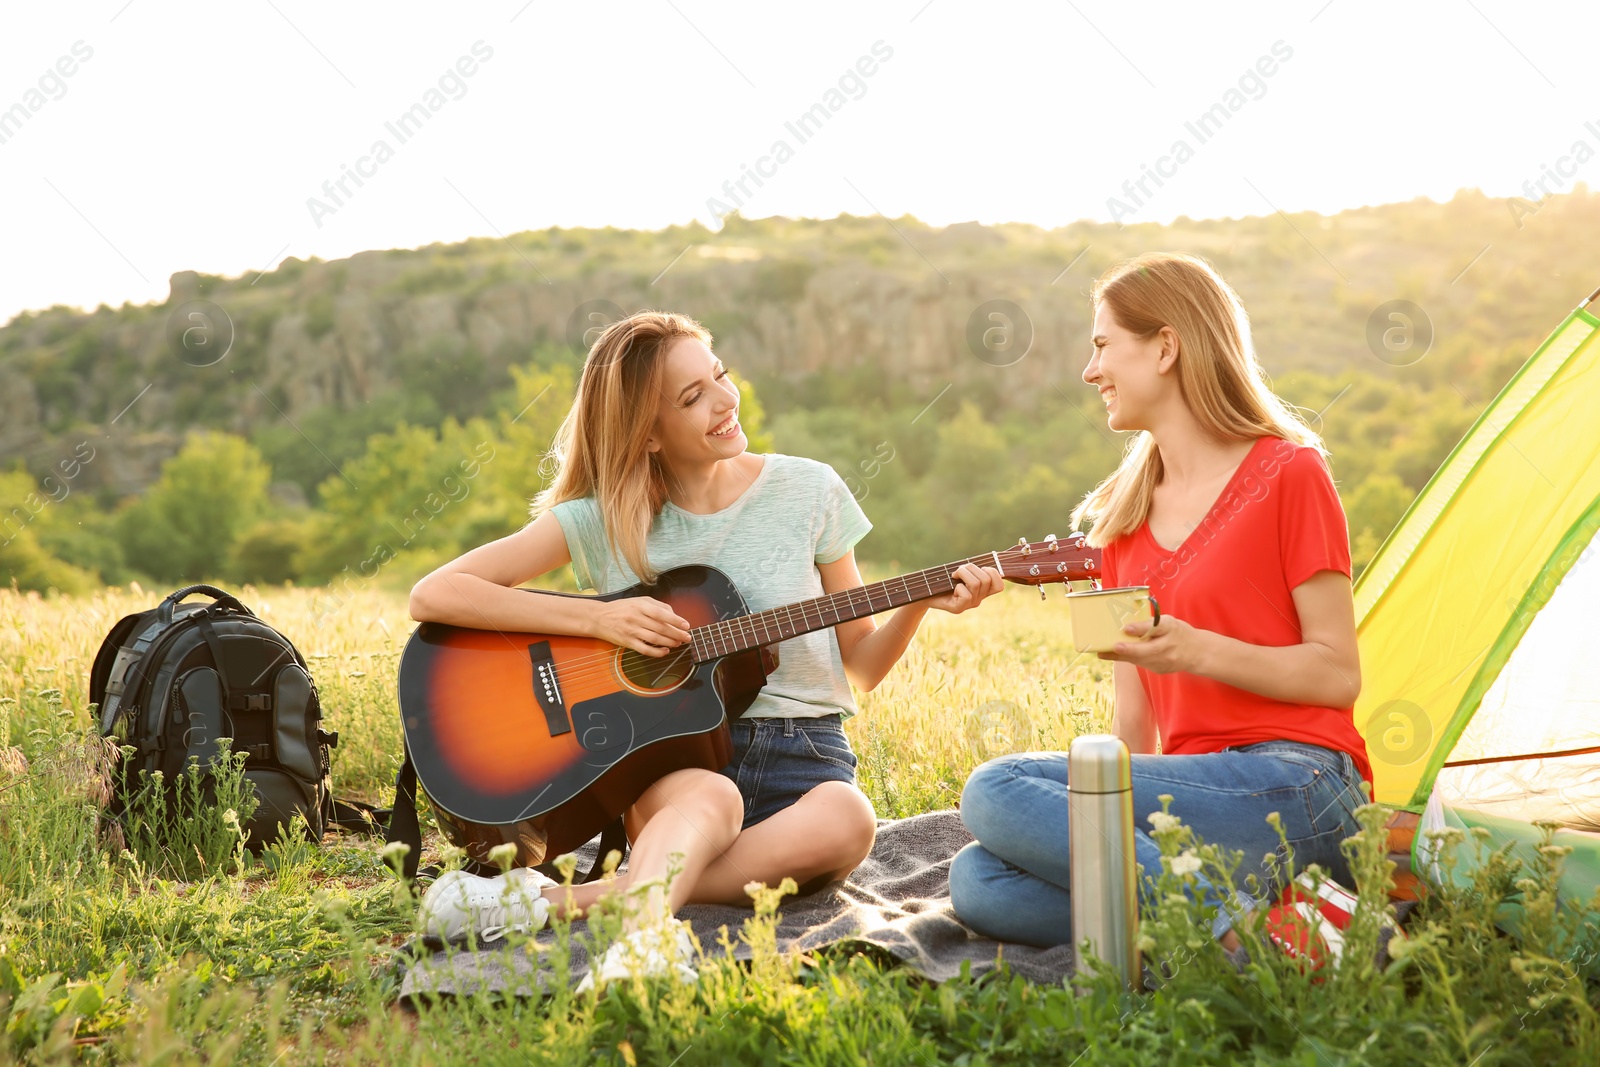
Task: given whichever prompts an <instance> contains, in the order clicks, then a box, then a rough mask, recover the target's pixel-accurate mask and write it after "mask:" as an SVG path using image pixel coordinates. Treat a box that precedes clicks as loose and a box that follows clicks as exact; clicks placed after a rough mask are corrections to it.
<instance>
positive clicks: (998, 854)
mask: <svg viewBox="0 0 1600 1067" xmlns="http://www.w3.org/2000/svg"><path fill="white" fill-rule="evenodd" d="M1132 763H1133V765H1132V770H1133V822H1134V830H1133V836H1134V857H1135V860H1136V861H1137V863H1138V868H1139V871H1138V878H1139V881H1140V883H1141V884H1140V895H1141V899H1142V900H1145V901H1148V896H1147V893H1148V891H1149V889H1150V886H1149V884H1148V883H1147V882H1146V879H1147V878H1148V879H1154V878H1156V877H1159V875H1160V874H1161V848H1160V846H1159V845H1157V844H1156V841H1155V838H1153V837H1151V836H1150V833H1149V826H1150V824H1149V821H1148V816H1149V815H1150V813H1151V812H1154V811H1160V810H1161V801H1159V800H1157V799H1156V798H1157V797H1158V796H1160V795H1161V794H1162V793H1170V794H1172V804H1171V806H1170V807H1169V808H1168V809H1167V810H1168V811H1169V812H1170V813H1171V814H1173V815H1176V816H1178V817H1179V818H1180V819H1182V820H1183V822H1184V824H1185V825H1187V826H1191V827H1193V828H1194V830H1195V833H1196V834H1197V835H1198V836H1199V838H1200V840H1201V841H1203V842H1205V843H1207V844H1215V845H1220V846H1223V847H1224V848H1226V849H1238V850H1242V851H1243V852H1244V859H1243V861H1242V862H1241V863H1240V865H1239V868H1238V870H1237V871H1236V872H1235V881H1236V883H1237V884H1235V885H1233V886H1227V887H1223V888H1222V890H1220V891H1219V888H1218V887H1217V886H1215V885H1213V884H1212V883H1211V882H1210V881H1209V880H1208V879H1207V878H1206V877H1205V876H1204V875H1197V876H1196V880H1195V889H1196V890H1197V891H1198V893H1199V894H1200V897H1201V900H1202V902H1203V903H1205V904H1207V905H1216V906H1217V911H1216V918H1215V919H1214V921H1213V923H1212V933H1213V935H1214V936H1216V937H1221V936H1222V935H1223V934H1224V933H1225V932H1226V931H1227V930H1228V929H1229V928H1230V927H1231V926H1232V925H1233V922H1234V919H1235V917H1236V915H1237V914H1238V913H1240V912H1242V911H1244V910H1248V909H1250V908H1253V907H1255V906H1256V905H1257V904H1259V903H1260V901H1258V900H1257V899H1256V898H1255V897H1253V896H1251V895H1250V894H1249V893H1247V892H1245V891H1244V890H1243V889H1242V888H1240V884H1242V883H1243V880H1244V878H1245V877H1246V876H1247V875H1248V874H1250V873H1251V872H1254V873H1255V874H1256V875H1257V876H1258V877H1259V878H1260V879H1261V882H1262V885H1263V886H1265V887H1267V889H1266V890H1265V891H1266V892H1268V893H1271V894H1272V896H1273V897H1275V896H1276V894H1277V891H1278V890H1279V889H1281V888H1282V886H1281V885H1279V884H1276V883H1275V882H1274V881H1273V878H1272V874H1271V871H1270V869H1269V865H1268V864H1267V862H1266V859H1265V857H1266V855H1267V854H1268V853H1272V854H1273V855H1275V856H1276V857H1277V858H1278V861H1279V863H1280V864H1282V863H1283V862H1284V861H1286V860H1287V858H1288V857H1286V856H1285V855H1284V854H1283V848H1282V845H1281V844H1280V843H1279V841H1278V832H1277V831H1276V830H1274V829H1273V828H1272V826H1271V825H1270V824H1269V823H1268V822H1267V821H1266V817H1267V814H1268V813H1269V812H1274V811H1275V812H1277V813H1278V815H1279V817H1280V818H1281V819H1282V820H1283V830H1284V836H1285V837H1286V838H1287V841H1288V844H1289V847H1290V848H1292V849H1293V850H1294V866H1295V870H1296V871H1301V870H1304V869H1305V868H1306V866H1307V865H1308V864H1311V863H1316V864H1320V865H1321V866H1322V867H1323V869H1324V870H1326V871H1327V872H1328V874H1329V876H1330V877H1331V878H1333V880H1334V881H1336V882H1339V883H1340V884H1342V885H1344V886H1346V887H1347V888H1354V884H1355V883H1354V880H1353V879H1352V878H1351V875H1350V869H1349V864H1348V862H1347V861H1346V860H1345V858H1344V855H1343V853H1342V852H1341V851H1340V849H1339V843H1340V842H1341V841H1343V840H1344V839H1345V838H1346V837H1349V836H1351V835H1353V834H1355V833H1357V832H1359V831H1360V829H1361V826H1360V823H1359V822H1358V821H1357V820H1356V817H1355V809H1356V808H1358V807H1360V806H1361V805H1362V804H1364V803H1366V798H1365V796H1364V795H1363V794H1362V792H1361V777H1360V775H1359V773H1358V772H1357V771H1356V768H1355V761H1354V760H1352V759H1351V758H1350V755H1349V753H1347V752H1339V751H1334V750H1332V749H1327V748H1322V747H1320V746H1318V745H1310V744H1304V743H1302V742H1298V741H1262V742H1258V743H1256V744H1253V745H1243V746H1230V747H1228V748H1225V749H1223V750H1222V751H1220V752H1207V753H1204V754H1200V755H1188V756H1156V755H1134V756H1133V758H1132ZM961 818H962V821H963V822H965V823H966V825H967V829H968V830H969V831H971V833H972V835H973V836H974V837H975V838H977V840H976V841H974V842H972V843H971V844H969V845H967V846H966V847H965V848H963V849H962V850H961V851H960V852H958V853H956V856H955V859H954V860H953V861H951V864H950V901H951V904H952V906H953V907H954V908H955V912H956V914H957V915H958V916H960V918H961V920H962V921H963V922H964V923H966V924H967V925H968V926H970V927H971V928H972V929H973V930H975V931H977V932H978V933H980V934H983V935H985V936H987V937H992V938H995V939H997V940H1000V941H1012V942H1018V943H1021V944H1026V945H1037V946H1041V947H1043V946H1049V945H1060V944H1067V943H1070V942H1071V940H1072V901H1071V898H1070V894H1069V892H1068V890H1069V889H1070V887H1071V885H1072V879H1071V866H1070V863H1069V856H1070V851H1069V846H1068V842H1067V756H1066V753H1064V752H1029V753H1020V754H1017V755H1012V756H1001V757H1000V758H999V759H993V760H990V761H989V762H988V763H985V764H983V765H982V766H980V767H978V769H977V770H975V771H973V772H972V776H971V777H970V778H968V779H967V784H966V788H965V789H964V790H963V791H962V793H961ZM1279 881H1281V873H1280V875H1279ZM1269 899H1271V898H1270V897H1269Z"/></svg>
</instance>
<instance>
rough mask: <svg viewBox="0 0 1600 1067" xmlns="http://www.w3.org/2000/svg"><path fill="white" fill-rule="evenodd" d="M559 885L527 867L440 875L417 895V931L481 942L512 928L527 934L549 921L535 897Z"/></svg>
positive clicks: (547, 908) (545, 908) (545, 907)
mask: <svg viewBox="0 0 1600 1067" xmlns="http://www.w3.org/2000/svg"><path fill="white" fill-rule="evenodd" d="M559 884H560V883H558V882H556V881H554V880H552V879H550V878H546V877H545V876H544V875H542V874H540V873H539V872H538V871H536V870H534V869H533V868H531V867H522V868H518V869H517V870H514V871H510V872H508V873H506V874H497V875H495V876H494V877H493V878H484V877H481V876H480V875H476V874H468V873H467V872H466V871H446V872H445V873H444V874H441V875H440V876H439V877H438V879H436V880H435V881H434V883H433V885H431V886H429V887H428V891H427V892H426V893H424V894H423V897H422V908H421V912H420V920H421V923H422V932H423V933H425V934H432V935H434V936H436V937H441V938H444V939H445V940H450V939H453V938H458V937H464V936H465V935H466V934H467V932H468V931H469V930H470V931H472V932H473V933H476V934H477V935H478V937H480V938H482V939H483V940H485V941H494V940H496V939H498V938H501V937H503V936H505V934H506V933H507V932H509V931H512V930H517V931H520V932H523V933H532V932H533V931H535V930H538V929H539V928H540V927H542V926H544V924H545V921H546V920H547V919H548V918H549V917H550V902H549V901H548V900H546V899H544V897H542V896H540V893H541V892H542V891H543V890H544V889H545V888H546V887H548V886H555V885H559Z"/></svg>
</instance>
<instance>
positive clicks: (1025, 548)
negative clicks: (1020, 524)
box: [1017, 537, 1033, 556]
mask: <svg viewBox="0 0 1600 1067" xmlns="http://www.w3.org/2000/svg"><path fill="white" fill-rule="evenodd" d="M1017 547H1018V548H1020V549H1022V554H1023V555H1024V556H1027V555H1031V554H1032V552H1033V549H1032V547H1030V546H1029V544H1028V539H1027V538H1026V537H1019V538H1017Z"/></svg>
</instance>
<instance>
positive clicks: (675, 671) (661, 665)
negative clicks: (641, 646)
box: [621, 648, 694, 689]
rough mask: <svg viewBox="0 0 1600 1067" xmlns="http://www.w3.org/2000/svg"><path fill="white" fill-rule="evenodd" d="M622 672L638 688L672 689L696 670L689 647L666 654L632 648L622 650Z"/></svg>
mask: <svg viewBox="0 0 1600 1067" xmlns="http://www.w3.org/2000/svg"><path fill="white" fill-rule="evenodd" d="M621 666H622V674H623V676H624V677H625V678H627V679H628V682H629V684H631V685H632V686H634V687H635V688H637V689H671V688H673V687H674V686H676V685H677V684H678V683H680V682H682V681H683V680H684V679H685V678H687V677H689V673H690V672H691V671H693V670H694V658H693V657H692V656H690V654H689V651H688V649H687V648H684V649H680V650H678V651H676V652H670V653H668V654H667V655H665V656H660V657H657V656H647V655H645V654H644V653H643V652H635V651H634V650H633V649H631V648H625V649H623V650H622V658H621Z"/></svg>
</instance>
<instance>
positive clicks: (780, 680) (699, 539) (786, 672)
mask: <svg viewBox="0 0 1600 1067" xmlns="http://www.w3.org/2000/svg"><path fill="white" fill-rule="evenodd" d="M762 459H763V461H764V462H763V463H762V465H761V471H760V473H759V474H757V475H756V478H755V481H753V482H752V483H751V484H750V486H749V488H747V489H746V490H745V491H744V492H743V493H741V494H740V495H739V498H738V499H737V500H735V501H734V502H733V503H732V504H729V505H728V506H727V507H725V508H723V509H722V510H721V511H716V512H712V513H711V514H709V515H697V514H695V513H694V512H690V511H684V510H683V509H682V508H680V507H678V506H677V505H676V504H674V503H672V502H671V501H670V500H669V501H667V502H666V503H665V504H663V505H662V507H661V511H660V512H659V513H658V514H657V515H656V517H655V521H654V522H652V523H651V524H650V533H649V536H648V538H647V539H646V541H645V554H646V555H647V556H648V558H649V560H650V563H651V565H652V566H653V567H655V568H656V569H657V570H662V571H665V570H670V569H672V568H673V567H681V566H684V565H687V564H691V563H698V564H704V565H706V566H711V567H715V568H717V570H719V571H721V572H722V573H723V574H726V575H727V576H728V577H729V578H730V579H731V580H732V581H733V584H734V586H735V587H736V588H737V589H738V590H739V592H740V593H741V594H743V596H744V600H745V603H746V604H747V605H748V606H749V608H750V610H751V611H752V612H756V611H766V610H767V609H769V608H776V607H782V606H784V605H785V604H793V603H795V602H796V601H800V600H809V599H811V598H812V597H819V596H822V595H823V590H822V575H821V574H820V573H819V572H818V570H817V564H818V563H832V562H833V561H834V560H836V559H838V558H840V557H841V556H843V555H844V554H845V553H846V552H848V551H849V550H850V549H851V548H852V547H854V546H855V543H856V542H857V541H859V540H861V538H862V537H864V536H865V535H866V533H867V531H868V530H870V529H872V523H870V522H868V521H867V516H866V514H865V513H864V512H862V510H861V505H859V504H857V503H856V499H855V497H854V496H853V495H851V493H850V490H849V489H847V488H846V487H845V484H844V479H842V478H840V477H839V475H838V474H837V473H835V471H834V469H833V468H832V467H830V466H828V465H827V464H826V463H819V462H818V461H816V460H814V459H806V458H804V457H802V456H785V455H779V454H777V453H765V454H763V456H762ZM550 510H551V511H553V512H554V513H555V516H556V518H557V519H558V520H559V521H560V523H561V530H562V533H564V534H565V535H566V538H567V549H568V552H569V553H570V554H571V556H572V570H573V573H574V574H575V575H576V576H577V579H578V586H579V588H582V589H590V590H594V591H596V592H599V593H610V592H614V591H616V590H618V589H625V588H627V587H628V586H630V585H635V584H637V583H638V581H639V578H638V576H637V575H635V574H634V572H633V570H632V568H630V567H629V566H628V564H627V562H626V561H625V560H623V559H622V558H621V553H620V552H618V553H613V552H611V551H610V544H609V542H608V541H607V540H606V533H605V525H604V523H603V522H602V521H601V518H600V508H599V505H598V503H597V502H596V501H595V499H594V498H593V497H584V498H583V499H581V500H564V501H562V502H561V503H559V504H556V505H555V506H553V507H552V508H551V509H550ZM777 651H778V669H777V670H775V671H773V672H772V673H771V674H770V675H768V676H767V684H766V685H764V686H762V687H761V693H760V694H759V695H758V696H757V697H756V699H755V701H754V702H752V703H751V705H750V707H749V709H748V710H747V711H746V712H745V713H744V717H745V718H757V717H765V716H772V717H778V718H797V719H805V718H816V717H819V716H822V715H834V714H839V715H844V716H846V717H848V716H851V715H854V714H855V713H856V711H857V710H858V709H857V708H856V703H855V697H854V696H853V695H852V694H851V692H850V683H849V682H848V681H846V679H845V676H844V662H843V661H842V660H841V659H840V658H839V639H838V637H837V635H835V633H834V631H833V627H831V626H829V627H827V628H826V629H822V630H813V631H812V632H811V633H808V634H802V635H801V636H799V637H795V638H791V639H790V640H788V641H784V642H783V643H782V644H780V645H779V646H778V649H777Z"/></svg>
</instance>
